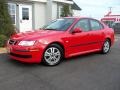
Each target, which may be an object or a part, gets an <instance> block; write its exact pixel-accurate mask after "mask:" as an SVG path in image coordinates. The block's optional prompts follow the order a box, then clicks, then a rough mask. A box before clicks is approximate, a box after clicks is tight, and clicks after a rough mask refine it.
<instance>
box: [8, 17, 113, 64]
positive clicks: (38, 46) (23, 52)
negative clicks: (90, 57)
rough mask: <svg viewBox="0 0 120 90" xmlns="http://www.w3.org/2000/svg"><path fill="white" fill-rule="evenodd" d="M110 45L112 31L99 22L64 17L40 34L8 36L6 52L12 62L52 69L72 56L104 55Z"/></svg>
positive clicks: (35, 32)
mask: <svg viewBox="0 0 120 90" xmlns="http://www.w3.org/2000/svg"><path fill="white" fill-rule="evenodd" d="M113 43H114V31H113V30H112V29H111V28H109V27H108V26H106V25H105V24H103V23H102V22H100V21H98V20H96V19H92V18H84V17H79V18H76V17H67V18H61V19H57V20H54V21H52V22H51V23H49V24H48V25H46V26H44V27H43V28H42V29H40V30H34V31H30V32H25V33H18V34H16V35H13V36H11V38H10V39H9V41H8V43H7V49H8V52H9V54H10V57H11V58H12V59H14V60H19V61H21V62H27V63H40V62H44V63H45V64H46V65H50V66H53V65H57V64H59V63H60V61H61V60H62V59H63V58H68V57H72V56H76V55H81V54H86V53H90V52H98V51H99V52H102V53H103V54H106V53H108V52H109V50H110V47H111V46H112V45H113Z"/></svg>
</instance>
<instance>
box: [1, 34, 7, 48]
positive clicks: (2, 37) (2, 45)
mask: <svg viewBox="0 0 120 90" xmlns="http://www.w3.org/2000/svg"><path fill="white" fill-rule="evenodd" d="M7 40H8V38H7V37H6V36H5V35H0V47H4V46H5V44H6V41H7Z"/></svg>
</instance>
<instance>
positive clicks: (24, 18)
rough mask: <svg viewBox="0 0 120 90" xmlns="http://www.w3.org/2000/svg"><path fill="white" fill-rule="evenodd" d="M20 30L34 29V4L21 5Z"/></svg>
mask: <svg viewBox="0 0 120 90" xmlns="http://www.w3.org/2000/svg"><path fill="white" fill-rule="evenodd" d="M19 23H20V24H19V27H20V32H25V31H30V30H32V5H24V4H20V5H19Z"/></svg>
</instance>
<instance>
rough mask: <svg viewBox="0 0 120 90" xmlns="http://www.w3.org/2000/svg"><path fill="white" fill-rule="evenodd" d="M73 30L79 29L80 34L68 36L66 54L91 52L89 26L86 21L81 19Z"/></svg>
mask: <svg viewBox="0 0 120 90" xmlns="http://www.w3.org/2000/svg"><path fill="white" fill-rule="evenodd" d="M75 28H81V29H83V31H82V32H81V33H74V34H70V36H69V38H68V40H69V45H68V54H73V53H74V54H78V53H82V52H85V51H89V50H91V43H92V40H91V36H90V25H89V21H88V19H81V20H79V21H78V23H77V24H76V25H75V26H74V28H73V30H74V29H75Z"/></svg>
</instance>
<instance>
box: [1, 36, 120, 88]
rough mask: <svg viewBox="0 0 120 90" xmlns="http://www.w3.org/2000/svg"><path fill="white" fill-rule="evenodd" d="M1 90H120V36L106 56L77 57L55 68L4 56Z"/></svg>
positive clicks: (2, 60)
mask: <svg viewBox="0 0 120 90" xmlns="http://www.w3.org/2000/svg"><path fill="white" fill-rule="evenodd" d="M0 90H120V35H117V37H116V40H115V44H114V46H113V47H112V48H111V51H110V52H109V53H108V54H106V55H102V54H99V53H93V54H89V55H83V56H77V57H74V58H69V59H66V60H64V61H63V62H62V63H61V64H60V65H58V66H55V67H48V66H44V65H42V64H23V63H20V62H17V61H14V60H11V59H9V56H8V55H7V54H0Z"/></svg>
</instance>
